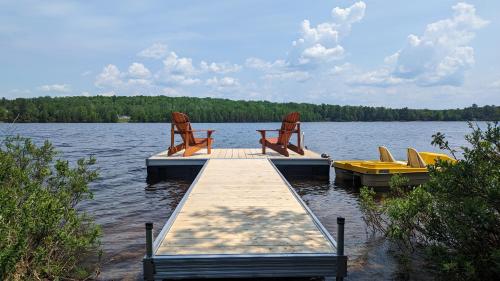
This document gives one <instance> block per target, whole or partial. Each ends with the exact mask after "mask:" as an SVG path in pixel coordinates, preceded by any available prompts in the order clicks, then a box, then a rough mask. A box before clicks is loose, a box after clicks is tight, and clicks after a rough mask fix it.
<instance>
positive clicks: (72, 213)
mask: <svg viewBox="0 0 500 281" xmlns="http://www.w3.org/2000/svg"><path fill="white" fill-rule="evenodd" d="M56 155H57V154H56V152H55V150H54V148H53V147H52V145H51V144H50V143H49V142H48V141H46V142H45V143H44V144H43V145H42V146H40V147H38V146H36V145H34V144H33V143H32V142H31V141H30V140H29V139H26V138H22V137H14V138H11V137H9V138H7V139H6V140H5V141H4V142H3V143H2V146H1V147H0V206H1V207H0V279H2V280H45V279H64V278H77V279H82V278H85V277H88V276H89V275H91V274H92V273H93V272H94V270H95V267H96V264H97V262H98V258H99V257H100V250H99V247H100V242H99V237H100V228H99V227H98V226H96V225H95V224H94V223H93V220H92V218H91V217H89V216H87V215H86V214H85V213H83V212H81V211H77V209H76V207H77V205H78V203H79V202H81V201H83V200H87V199H91V198H92V193H91V192H90V190H89V187H88V184H89V183H90V182H92V181H93V180H95V179H96V177H97V171H96V170H95V169H93V168H92V166H93V165H94V164H95V160H94V159H93V158H90V159H87V160H85V159H80V160H78V162H77V164H76V166H75V167H71V166H70V165H69V163H68V161H65V160H61V159H56ZM92 257H93V258H94V259H93V260H94V261H93V262H88V259H89V258H92ZM83 261H86V263H85V265H83V263H82V262H83Z"/></svg>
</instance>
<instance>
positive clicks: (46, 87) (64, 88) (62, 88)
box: [38, 84, 71, 93]
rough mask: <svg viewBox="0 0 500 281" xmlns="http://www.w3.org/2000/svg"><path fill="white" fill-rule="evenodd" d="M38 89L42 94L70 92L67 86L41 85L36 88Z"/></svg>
mask: <svg viewBox="0 0 500 281" xmlns="http://www.w3.org/2000/svg"><path fill="white" fill-rule="evenodd" d="M38 89H39V90H40V91H42V92H56V93H69V92H71V87H70V86H69V85H68V84H52V85H42V86H40V87H38Z"/></svg>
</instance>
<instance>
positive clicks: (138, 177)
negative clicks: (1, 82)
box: [0, 122, 470, 280]
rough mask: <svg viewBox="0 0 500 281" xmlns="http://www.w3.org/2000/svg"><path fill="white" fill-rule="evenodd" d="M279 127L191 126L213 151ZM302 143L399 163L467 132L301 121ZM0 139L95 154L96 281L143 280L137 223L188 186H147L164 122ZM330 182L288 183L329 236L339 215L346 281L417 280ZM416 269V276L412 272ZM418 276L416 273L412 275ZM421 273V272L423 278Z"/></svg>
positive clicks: (158, 223) (158, 221) (160, 214)
mask: <svg viewBox="0 0 500 281" xmlns="http://www.w3.org/2000/svg"><path fill="white" fill-rule="evenodd" d="M279 126H280V124H279V123H215V124H194V127H195V128H196V129H202V128H205V129H207V128H210V129H215V130H217V131H216V132H215V133H214V135H213V137H214V138H215V143H214V147H216V148H238V147H244V148H249V147H259V144H258V138H259V135H258V133H257V132H256V131H255V130H257V129H275V128H279ZM302 130H303V131H304V133H305V145H306V146H307V147H308V148H309V149H311V150H313V151H315V152H318V153H320V154H321V153H327V154H329V155H330V156H331V157H332V158H333V159H339V160H340V159H377V158H378V150H377V146H379V145H385V146H387V147H388V148H389V149H390V150H391V152H392V154H393V155H394V157H395V158H396V159H401V160H403V159H406V148H407V147H409V146H411V147H414V148H416V149H417V150H418V151H439V149H438V148H435V147H433V146H431V144H430V142H431V136H432V135H433V134H435V133H436V132H438V131H440V132H442V133H444V134H445V135H447V136H448V140H449V141H450V144H451V145H452V146H453V147H457V146H462V145H465V140H464V138H463V136H464V135H465V134H467V133H468V132H470V130H469V129H468V127H467V124H466V123H465V122H370V123H368V122H367V123H362V122H345V123H338V122H319V123H307V122H306V123H302ZM0 134H1V135H2V137H3V136H4V135H5V134H9V135H15V134H20V135H23V136H26V137H31V138H33V139H34V141H35V142H37V143H41V142H42V141H44V140H45V139H49V140H50V141H51V142H52V143H53V144H54V146H55V147H56V148H57V150H59V151H60V152H62V155H63V156H64V157H65V158H67V159H69V160H70V161H75V160H76V159H78V158H82V157H87V156H89V155H94V156H95V157H96V158H97V165H98V167H99V170H100V178H99V180H98V181H97V182H95V183H94V184H92V190H93V192H94V195H95V196H94V200H93V201H90V202H85V203H84V204H82V205H81V206H80V208H81V209H83V210H85V211H87V212H88V213H89V214H92V215H93V216H94V217H95V220H96V222H97V223H98V224H100V225H101V226H102V228H103V233H104V236H103V238H102V244H103V250H104V261H103V267H102V274H101V275H100V278H101V279H102V280H110V279H114V280H116V279H129V280H135V279H140V278H141V277H142V263H141V259H142V257H143V255H144V252H145V250H144V242H145V234H144V223H145V222H149V221H151V222H154V223H155V230H156V234H157V233H158V232H159V230H160V229H161V227H162V226H163V224H164V223H165V222H166V221H167V219H168V217H169V215H170V214H171V212H172V211H173V209H174V208H175V206H176V205H177V203H178V202H179V201H180V199H181V198H182V196H183V194H184V193H185V191H186V190H187V188H188V187H189V184H190V183H189V182H185V181H169V182H163V183H158V184H155V185H154V186H153V188H148V189H146V187H147V184H146V168H145V159H146V158H147V157H148V156H150V155H152V154H155V153H157V152H159V151H162V150H165V149H166V148H167V146H168V145H169V142H170V124H158V123H155V124H127V123H123V124H121V123H120V124H15V125H9V124H0ZM331 172H332V175H331V181H330V182H329V183H325V182H314V181H292V182H291V184H292V185H293V187H294V188H295V189H296V190H297V192H298V193H299V194H300V196H301V197H302V199H303V200H304V201H305V202H306V203H307V204H308V205H309V207H310V208H311V209H312V211H313V212H314V213H315V214H316V215H317V217H318V218H319V219H320V221H321V222H322V223H323V225H324V226H325V227H326V228H327V229H328V231H330V232H331V233H332V234H333V236H334V237H335V233H336V218H337V216H344V217H345V218H346V225H345V232H346V241H345V243H346V249H345V252H346V253H347V255H349V258H350V260H349V268H348V270H349V273H348V274H349V277H348V278H347V280H374V279H379V280H387V279H419V278H421V276H419V277H418V278H416V277H413V276H410V278H408V276H404V275H405V274H401V272H400V270H399V269H398V264H397V262H396V261H395V259H394V258H393V257H392V256H391V255H390V254H389V253H388V250H390V249H389V248H388V246H387V245H386V244H385V243H381V242H380V241H378V240H377V239H374V238H372V237H371V235H370V233H369V232H368V230H367V228H366V225H365V223H364V222H363V220H362V215H361V212H360V210H359V202H358V201H359V198H358V193H357V191H356V190H353V189H350V188H344V187H340V186H336V185H335V184H334V178H335V176H334V172H333V169H332V170H331ZM419 271H421V270H420V269H419ZM419 274H422V272H419ZM423 274H424V276H425V272H424V273H423Z"/></svg>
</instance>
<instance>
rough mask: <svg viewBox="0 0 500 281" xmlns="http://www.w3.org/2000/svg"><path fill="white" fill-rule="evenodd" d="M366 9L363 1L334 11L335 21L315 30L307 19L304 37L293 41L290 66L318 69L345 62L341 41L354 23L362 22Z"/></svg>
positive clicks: (289, 57)
mask: <svg viewBox="0 0 500 281" xmlns="http://www.w3.org/2000/svg"><path fill="white" fill-rule="evenodd" d="M365 10H366V4H365V3H364V2H362V1H361V2H357V3H354V4H353V5H352V6H350V7H348V8H345V9H342V8H339V7H336V8H334V9H333V10H332V12H331V15H332V21H329V22H324V23H320V24H318V25H317V26H316V27H312V26H311V23H310V22H309V20H304V21H303V22H302V25H301V32H300V33H301V36H300V38H299V39H297V40H295V41H293V42H292V50H291V51H290V53H289V56H288V59H287V63H288V64H289V65H291V66H315V65H318V64H322V63H327V62H331V61H334V60H339V59H342V58H343V57H344V53H345V50H344V48H343V47H342V46H341V45H340V44H339V43H340V39H341V38H342V37H343V36H346V35H347V34H349V32H350V30H351V25H352V24H353V23H356V22H359V21H361V19H363V17H364V14H365Z"/></svg>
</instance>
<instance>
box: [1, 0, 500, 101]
mask: <svg viewBox="0 0 500 281" xmlns="http://www.w3.org/2000/svg"><path fill="white" fill-rule="evenodd" d="M499 46H500V1H485V0H484V1H482V0H481V1H480V0H477V1H471V0H469V1H468V2H459V1H448V0H441V1H435V0H425V1H396V0H365V1H283V0H275V1H264V0H254V1H238V0H226V1H223V0H214V1H201V0H200V1H128V0H122V1H57V0H54V1H23V0H17V1H3V0H0V97H6V98H10V99H13V98H19V97H37V96H52V97H57V96H81V95H83V96H93V95H106V96H111V95H116V96H132V95H166V96H193V97H214V98H215V97H216V98H228V99H237V100H240V99H242V100H269V101H276V102H308V103H316V104H320V103H329V104H340V105H366V106H386V107H393V108H401V107H410V108H431V109H442V108H457V107H465V106H470V105H472V104H473V103H476V104H478V105H500V52H499V51H498V50H499Z"/></svg>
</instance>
